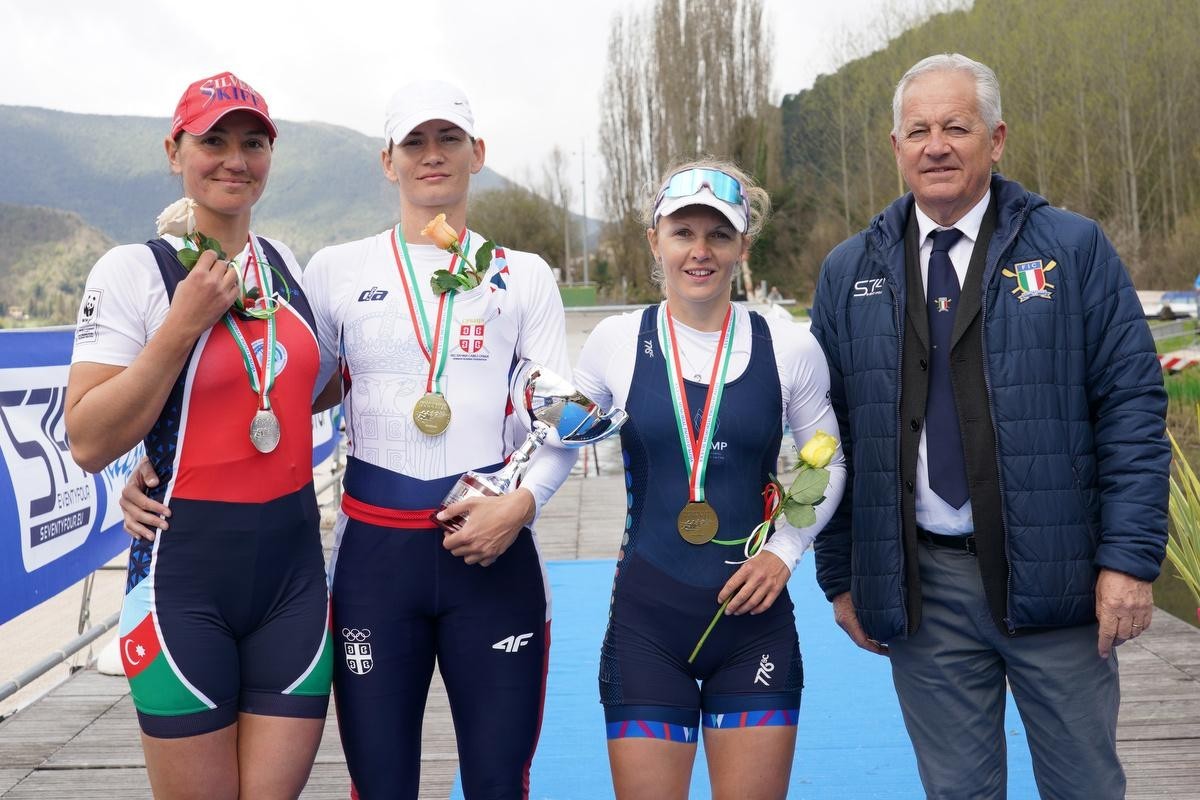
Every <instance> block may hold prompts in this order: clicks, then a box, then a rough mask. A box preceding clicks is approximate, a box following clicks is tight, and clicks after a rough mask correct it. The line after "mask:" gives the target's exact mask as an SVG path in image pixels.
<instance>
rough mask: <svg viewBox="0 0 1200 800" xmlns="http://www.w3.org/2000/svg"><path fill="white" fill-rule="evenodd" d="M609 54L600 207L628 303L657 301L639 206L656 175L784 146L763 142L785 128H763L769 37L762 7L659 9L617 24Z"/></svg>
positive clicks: (697, 3)
mask: <svg viewBox="0 0 1200 800" xmlns="http://www.w3.org/2000/svg"><path fill="white" fill-rule="evenodd" d="M608 52H609V58H608V60H609V71H608V74H607V77H606V79H605V83H604V91H603V94H602V97H601V109H602V114H601V122H600V152H601V155H602V157H603V159H604V163H605V165H606V170H607V175H606V176H605V178H604V189H603V198H602V199H603V202H604V205H605V209H606V210H607V212H608V216H609V217H610V219H612V220H613V221H612V223H611V224H610V225H609V227H608V230H607V231H606V245H607V247H608V248H609V249H610V250H611V251H612V253H613V256H614V258H615V262H616V263H615V272H616V275H615V276H614V277H615V278H616V281H617V283H620V284H622V285H624V286H626V287H627V290H628V296H629V297H630V298H631V299H649V298H650V297H653V296H654V295H655V294H656V293H657V292H656V289H655V288H654V287H652V286H651V284H650V282H649V269H648V263H649V254H648V252H647V249H646V240H645V221H644V220H643V219H642V218H641V216H642V208H641V206H642V204H644V203H645V199H646V196H647V195H648V194H649V193H650V192H652V191H653V190H654V186H653V184H654V182H655V181H656V180H657V179H658V177H659V175H660V174H661V173H662V172H663V171H664V170H666V169H667V168H668V167H669V166H670V165H671V164H672V163H675V162H678V161H682V160H684V159H688V158H694V157H696V156H698V155H701V154H713V155H717V156H723V157H731V155H732V154H733V153H734V151H735V150H736V151H739V152H742V153H749V154H751V155H756V154H758V153H759V151H760V149H762V148H763V147H773V146H775V142H776V141H777V138H775V139H773V140H772V139H768V138H766V137H769V136H771V135H772V132H773V131H777V130H778V128H777V127H774V128H773V127H772V126H771V125H770V124H756V123H760V122H763V115H764V114H767V113H770V104H769V102H768V93H769V87H770V80H771V76H770V72H771V37H770V34H769V32H768V29H767V26H766V22H765V20H764V16H763V6H762V0H656V2H655V3H654V5H653V6H652V7H651V8H649V9H647V10H646V11H644V12H638V11H629V12H627V13H625V14H623V15H618V16H617V17H616V18H615V19H614V20H613V23H612V27H611V29H610V31H609V40H608ZM747 135H749V136H750V137H752V138H751V139H750V140H749V141H748V140H746V138H745V137H746V136H747ZM754 137H763V138H761V139H756V138H754ZM764 163H765V161H764ZM742 166H743V167H749V168H750V169H751V170H753V164H745V163H743V164H742Z"/></svg>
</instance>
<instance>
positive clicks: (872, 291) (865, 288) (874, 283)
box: [854, 278, 885, 297]
mask: <svg viewBox="0 0 1200 800" xmlns="http://www.w3.org/2000/svg"><path fill="white" fill-rule="evenodd" d="M884 283H885V281H884V279H883V278H868V279H866V280H861V281H855V282H854V296H855V297H873V296H875V295H877V294H883V285H884Z"/></svg>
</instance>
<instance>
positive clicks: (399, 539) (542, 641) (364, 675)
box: [332, 486, 550, 799]
mask: <svg viewBox="0 0 1200 800" xmlns="http://www.w3.org/2000/svg"><path fill="white" fill-rule="evenodd" d="M448 488H449V487H448V486H447V487H444V488H441V489H440V492H441V494H442V495H444V494H445V491H446V489H448ZM436 494H437V492H431V495H436ZM438 496H439V497H440V495H438ZM339 525H343V526H344V527H343V529H342V530H341V531H340V534H339V537H338V546H337V550H336V554H335V560H334V563H333V566H332V569H333V583H332V586H333V628H334V639H335V642H336V651H337V659H336V663H335V665H334V685H335V692H334V699H335V701H336V704H337V710H338V728H339V731H340V733H341V738H342V747H343V749H344V751H345V753H346V762H347V766H348V767H349V770H350V777H351V779H352V780H353V783H354V787H355V789H356V790H357V792H358V795H359V796H360V797H362V798H365V799H371V798H416V797H417V793H418V788H419V783H420V769H421V725H422V719H423V715H424V711H425V699H426V696H427V694H428V690H429V681H430V678H431V676H432V674H433V666H434V661H435V659H436V661H437V664H438V668H439V669H440V671H441V674H442V679H443V681H444V682H445V685H446V693H447V695H448V697H449V700H450V709H451V713H452V715H453V718H454V731H455V735H456V737H457V739H458V755H459V768H460V771H461V775H462V783H463V790H464V793H465V794H466V796H467V797H480V798H482V797H487V798H522V797H527V796H528V794H527V793H528V787H529V766H530V763H531V761H532V759H533V751H534V748H535V747H536V745H537V739H538V733H539V731H540V728H541V719H542V703H543V700H544V697H545V687H546V667H547V657H548V653H549V646H550V635H549V623H548V621H547V619H546V583H545V580H544V573H543V570H542V564H541V558H540V556H539V555H538V552H537V547H536V543H535V540H534V538H533V535H532V534H531V532H530V531H529V530H528V529H525V530H522V531H521V533H520V534H519V535H518V536H517V539H516V541H515V542H514V543H513V545H512V546H511V547H510V548H509V549H508V550H507V551H505V553H504V554H503V555H501V556H500V557H499V558H498V559H497V560H496V561H495V563H493V564H492V565H491V566H489V567H482V566H480V565H478V564H474V565H470V564H467V563H466V562H465V561H463V559H461V558H459V557H456V556H454V555H452V554H451V553H450V552H449V551H447V550H446V549H445V548H444V547H442V540H443V536H444V535H443V533H442V531H441V529H432V528H425V529H417V530H412V529H407V530H406V529H398V528H394V527H384V526H381V525H375V524H371V523H368V522H363V521H360V520H356V519H349V518H346V517H342V518H341V520H340V521H339Z"/></svg>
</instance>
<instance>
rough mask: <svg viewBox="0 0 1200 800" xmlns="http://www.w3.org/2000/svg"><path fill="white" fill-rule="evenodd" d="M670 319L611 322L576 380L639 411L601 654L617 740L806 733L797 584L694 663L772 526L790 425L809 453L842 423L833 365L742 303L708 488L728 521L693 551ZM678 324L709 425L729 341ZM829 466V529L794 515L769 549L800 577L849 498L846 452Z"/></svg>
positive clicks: (691, 384)
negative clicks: (710, 397)
mask: <svg viewBox="0 0 1200 800" xmlns="http://www.w3.org/2000/svg"><path fill="white" fill-rule="evenodd" d="M657 315H658V307H651V308H648V309H646V310H645V311H643V312H634V313H631V314H625V315H622V316H619V317H611V318H609V319H607V320H605V321H604V322H602V323H601V324H600V325H598V326H597V327H596V330H595V331H594V332H593V333H592V335H591V336H590V337H589V339H588V342H587V344H586V345H585V347H584V352H583V355H582V356H581V358H580V362H579V365H578V367H577V369H576V372H575V380H576V383H577V385H578V386H579V388H580V390H581V391H583V392H584V393H585V394H587V395H588V396H589V397H591V398H592V399H593V400H595V401H596V402H598V403H600V404H601V405H603V406H607V405H609V404H616V405H617V406H621V407H624V408H625V409H626V410H627V411H628V412H629V414H630V420H629V422H627V423H626V425H625V427H624V428H623V429H622V431H621V444H622V449H623V458H624V462H625V474H626V483H627V486H628V507H629V509H628V514H627V516H626V521H625V531H624V535H623V537H622V542H621V550H620V553H619V555H618V559H617V575H616V578H615V580H614V582H613V598H612V606H611V610H610V619H609V626H608V631H607V633H606V634H605V639H604V645H603V649H602V652H601V661H600V697H601V702H602V703H603V704H604V706H605V718H606V723H607V728H608V736H609V738H624V737H634V736H636V737H651V738H659V739H670V740H674V741H682V742H688V743H694V742H695V741H696V735H697V733H698V726H699V724H700V723H701V721H702V722H703V724H704V726H705V727H721V728H724V727H746V726H758V725H794V724H796V719H797V714H798V711H799V705H800V691H801V688H802V684H803V668H802V665H801V659H800V651H799V646H798V638H797V635H796V626H795V618H794V616H793V612H792V603H791V600H790V599H789V597H788V595H787V590H786V589H785V590H784V591H783V592H782V593H781V594H780V595H779V597H778V598H777V599H776V601H775V603H774V604H773V605H772V606H771V608H770V609H769V610H768V611H766V612H764V613H762V614H756V615H750V614H744V615H738V616H728V617H724V618H723V619H721V620H720V622H719V624H718V625H717V626H716V627H715V628H714V629H713V632H712V633H711V634H710V636H709V638H708V640H707V641H706V642H705V644H704V646H703V648H701V650H700V652H699V654H698V655H697V657H696V659H695V662H694V663H691V664H689V663H688V661H687V659H688V656H689V655H690V654H691V652H692V650H693V648H694V647H695V646H696V643H697V642H698V640H699V639H700V637H701V635H702V634H703V633H704V631H705V629H706V628H707V627H708V624H709V622H710V621H711V620H712V618H713V615H714V613H715V612H716V611H717V608H718V603H717V595H718V592H719V591H720V589H721V588H722V586H723V585H724V584H725V582H726V581H727V580H729V578H730V577H731V576H732V575H733V574H734V572H736V571H737V569H738V563H736V562H741V561H742V560H743V559H744V558H745V556H744V554H743V544H742V541H741V540H744V538H745V537H746V536H747V535H748V534H749V533H750V532H751V530H752V529H753V528H754V527H755V526H756V525H758V523H759V522H761V521H762V519H763V513H764V507H763V506H764V501H763V495H762V493H763V490H764V488H765V486H766V484H767V483H768V481H769V476H770V475H771V474H772V473H773V472H775V470H776V460H777V458H778V455H779V447H780V442H781V436H782V425H783V422H784V421H786V422H787V423H788V425H789V427H790V428H791V431H792V435H793V437H794V439H795V441H796V443H797V444H803V443H804V442H806V441H807V440H808V439H809V438H810V437H811V436H812V435H813V434H814V433H815V432H816V431H817V430H824V431H826V432H827V433H835V432H836V430H837V427H836V422H835V420H834V418H833V412H832V410H831V409H830V407H829V401H828V396H827V393H828V385H829V378H828V372H827V369H826V367H825V360H824V357H823V356H822V354H821V351H820V348H819V347H818V346H817V343H816V341H815V340H813V339H812V337H811V336H810V335H809V334H808V333H807V332H805V331H804V330H802V329H801V328H799V327H798V326H796V325H794V324H793V323H791V322H790V321H771V322H768V321H767V320H765V319H764V318H763V317H761V316H760V315H758V314H754V313H751V312H749V311H747V310H746V309H745V308H744V307H742V306H735V307H734V318H733V352H732V355H731V358H730V364H729V368H728V372H727V374H726V380H725V385H724V394H723V398H722V401H721V405H720V408H719V411H718V415H717V417H716V422H715V431H714V433H713V437H712V438H713V443H712V451H711V456H710V460H709V462H708V470H707V476H706V479H705V483H704V491H705V497H706V500H707V501H708V502H709V503H710V504H711V505H712V506H713V508H714V509H715V511H716V513H717V516H718V519H719V525H720V528H719V530H718V533H717V536H716V538H715V539H714V540H713V541H711V542H709V543H707V544H703V545H693V544H689V543H688V542H686V541H684V540H683V539H682V538H681V536H680V534H679V533H678V530H677V527H676V518H677V515H678V514H679V511H680V509H681V508H683V506H684V504H685V503H686V502H687V501H688V497H689V495H688V471H687V467H686V466H685V460H684V455H683V450H682V447H681V445H680V438H679V434H678V432H677V426H676V420H675V416H674V411H673V406H672V401H671V396H670V387H669V385H668V376H667V369H666V364H665V361H664V353H663V349H662V345H661V343H660V340H659V334H658V323H657ZM675 331H676V339H677V345H678V347H679V350H680V358H679V364H680V367H681V369H682V372H683V377H684V378H685V380H686V383H685V391H686V393H687V397H688V408H689V410H690V411H691V413H692V415H693V417H697V416H698V415H699V414H700V413H701V412H702V409H703V407H704V401H705V394H706V392H707V389H708V386H707V381H708V380H709V379H710V374H711V372H712V364H713V360H714V358H715V357H716V356H717V343H718V339H719V336H720V332H719V331H713V332H704V331H697V330H693V329H690V328H688V327H687V326H684V325H681V324H680V323H678V322H676V323H675ZM694 422H695V423H696V425H695V427H697V428H698V427H699V424H698V420H694ZM829 469H830V485H829V488H828V490H827V492H826V497H827V498H829V500H830V502H827V503H822V504H821V505H819V506H817V514H818V518H817V522H816V523H815V524H814V525H812V526H810V527H809V528H804V529H797V528H793V527H791V526H789V525H787V524H786V522H783V521H782V520H781V521H780V522H781V524H780V525H779V526H778V528H777V530H776V531H775V533H774V534H773V535H772V537H771V539H770V541H769V542H768V544H767V545H766V547H765V549H766V550H767V551H769V552H771V553H773V554H774V556H778V557H779V558H780V559H781V560H782V561H783V562H784V563H785V564H786V565H787V566H788V567H789V569H790V568H792V567H794V566H795V564H796V562H797V561H798V559H799V558H800V555H801V554H802V553H803V551H804V550H805V549H806V548H807V547H808V545H809V544H810V543H811V541H812V538H813V537H814V536H815V535H816V533H817V531H819V530H820V528H821V526H823V525H824V524H825V521H826V520H827V519H828V517H829V516H830V515H831V514H832V511H833V507H834V506H835V504H836V500H837V499H838V498H839V497H840V495H841V490H842V484H843V481H844V476H845V470H844V465H843V463H842V459H841V454H840V452H839V453H838V455H837V457H836V458H835V460H834V462H833V463H832V464H831V465H830V468H829ZM757 557H759V558H765V557H772V556H767V555H765V554H763V553H760V554H759V556H757ZM730 562H735V563H730Z"/></svg>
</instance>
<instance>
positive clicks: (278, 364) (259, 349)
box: [250, 339, 288, 377]
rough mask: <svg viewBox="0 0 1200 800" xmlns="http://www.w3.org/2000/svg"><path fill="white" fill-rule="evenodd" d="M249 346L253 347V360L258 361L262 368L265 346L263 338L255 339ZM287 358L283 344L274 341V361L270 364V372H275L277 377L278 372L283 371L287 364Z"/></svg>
mask: <svg viewBox="0 0 1200 800" xmlns="http://www.w3.org/2000/svg"><path fill="white" fill-rule="evenodd" d="M250 347H251V348H253V349H254V360H255V361H256V362H257V363H258V367H259V369H262V367H263V349H264V347H265V344H264V342H263V340H262V339H255V340H254V342H253V344H251V345H250ZM287 360H288V353H287V348H286V347H284V346H283V343H282V342H279V341H276V342H275V355H274V362H273V364H272V367H273V369H272V372H274V373H275V376H276V377H279V373H281V372H283V368H284V367H286V366H287Z"/></svg>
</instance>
